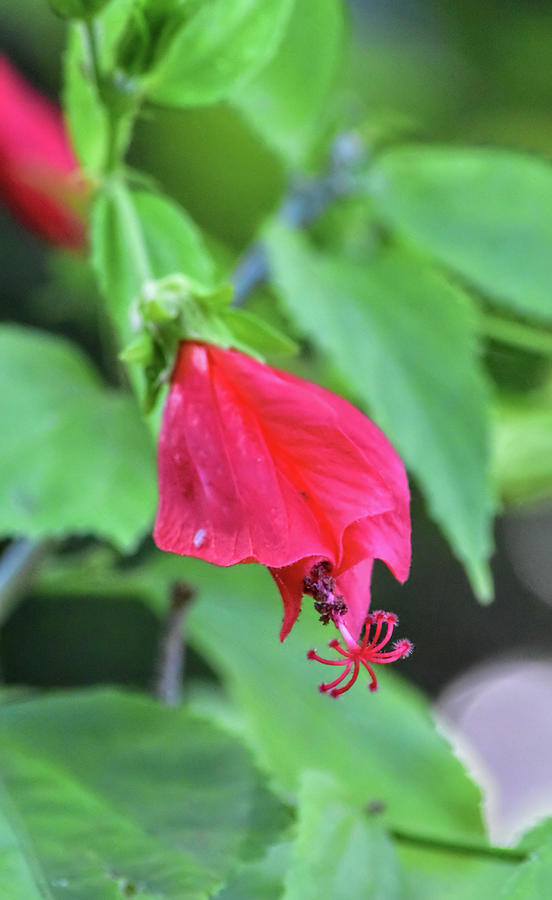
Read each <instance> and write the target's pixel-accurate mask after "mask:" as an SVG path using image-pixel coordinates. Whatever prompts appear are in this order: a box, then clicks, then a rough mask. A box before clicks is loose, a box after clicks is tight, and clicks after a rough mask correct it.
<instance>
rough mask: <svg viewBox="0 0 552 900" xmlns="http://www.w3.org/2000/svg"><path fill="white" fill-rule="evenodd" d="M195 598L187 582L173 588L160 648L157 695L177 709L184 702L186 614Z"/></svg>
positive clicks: (176, 583) (177, 582)
mask: <svg viewBox="0 0 552 900" xmlns="http://www.w3.org/2000/svg"><path fill="white" fill-rule="evenodd" d="M194 595H195V590H194V588H192V587H190V585H188V584H186V582H185V581H176V582H175V583H174V584H173V586H172V595H171V604H170V607H169V613H168V616H167V620H166V623H165V630H164V633H163V637H162V638H161V646H160V648H159V660H158V664H157V677H156V681H155V695H156V697H157V698H158V700H160V701H161V703H164V704H165V705H166V706H178V704H179V703H180V702H181V700H182V681H183V675H184V664H185V658H186V642H185V636H184V630H185V622H186V614H187V612H188V608H189V605H190V602H191V600H192V599H193V597H194Z"/></svg>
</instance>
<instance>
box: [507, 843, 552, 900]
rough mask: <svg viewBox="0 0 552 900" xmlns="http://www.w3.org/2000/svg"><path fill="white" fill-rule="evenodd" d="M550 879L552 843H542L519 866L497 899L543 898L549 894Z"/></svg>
mask: <svg viewBox="0 0 552 900" xmlns="http://www.w3.org/2000/svg"><path fill="white" fill-rule="evenodd" d="M551 881H552V843H549V844H548V845H544V846H543V847H541V848H540V849H539V850H537V851H536V852H535V853H533V854H532V856H531V858H530V859H529V860H528V861H527V862H526V863H524V864H523V865H522V866H519V868H518V869H517V871H516V872H514V873H513V875H512V876H511V878H510V879H509V881H508V883H507V885H506V886H505V887H504V889H503V890H502V891H501V892H500V893H499V894H495V895H494V896H495V897H496V898H497V900H540V898H541V897H542V898H543V900H544V898H545V897H548V896H549V894H550V884H551Z"/></svg>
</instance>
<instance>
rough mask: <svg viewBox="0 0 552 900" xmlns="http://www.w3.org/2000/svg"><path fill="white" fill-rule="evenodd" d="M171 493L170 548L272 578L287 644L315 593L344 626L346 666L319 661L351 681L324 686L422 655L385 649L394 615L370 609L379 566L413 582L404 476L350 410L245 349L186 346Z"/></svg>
mask: <svg viewBox="0 0 552 900" xmlns="http://www.w3.org/2000/svg"><path fill="white" fill-rule="evenodd" d="M159 493H160V498H159V509H158V513H157V520H156V523H155V532H154V537H155V541H156V543H157V544H158V546H159V547H160V548H161V549H162V550H166V551H170V552H172V553H179V554H182V555H186V556H195V557H199V558H201V559H204V560H207V561H208V562H211V563H215V564H216V565H221V566H230V565H234V564H235V563H246V562H258V563H261V564H262V565H265V566H267V567H268V568H269V570H270V572H271V574H272V576H273V578H274V580H275V581H276V584H277V585H278V588H279V590H280V593H281V595H282V600H283V603H284V620H283V624H282V630H281V639H282V640H283V639H284V638H285V637H286V636H287V635H288V634H289V631H290V629H291V628H292V626H293V624H294V622H295V620H296V619H297V616H298V615H299V612H300V609H301V600H302V597H303V595H304V594H308V595H310V596H311V597H312V598H313V599H314V605H315V608H316V609H317V611H318V613H319V614H320V618H321V620H322V621H323V622H324V623H329V622H333V624H334V625H336V627H337V628H338V629H339V630H340V632H341V635H342V638H343V641H344V644H345V649H343V648H339V649H338V653H339V654H340V656H341V659H338V660H325V659H323V658H321V657H319V656H318V655H317V654H315V652H314V651H311V654H310V658H316V659H318V660H319V661H320V662H325V663H327V664H328V665H340V666H343V673H342V676H341V677H340V678H339V679H338V680H337V682H341V681H343V680H344V679H345V677H346V676H348V675H350V676H351V677H350V678H349V682H347V683H346V685H345V686H344V687H338V686H337V682H331V683H330V684H329V685H321V690H328V691H329V692H330V693H332V694H333V695H334V696H337V695H338V694H339V693H342V692H343V690H345V689H347V688H348V687H350V685H351V684H352V683H353V681H354V680H355V679H356V676H357V675H358V672H359V667H360V665H361V664H362V665H363V666H364V667H365V668H367V669H368V671H369V672H370V674H371V677H372V684H373V685H374V684H375V677H374V675H373V670H372V669H371V664H372V663H374V662H391V661H392V659H391V657H393V658H399V657H400V656H405V655H406V654H407V652H409V650H410V649H411V645H410V643H409V642H404V641H403V642H399V644H397V645H395V649H394V650H390V651H387V652H385V651H383V649H382V648H383V646H384V645H385V644H387V642H388V641H389V639H390V637H391V632H392V630H393V627H394V625H395V624H396V617H393V616H392V615H391V614H387V613H386V614H383V613H382V614H381V615H384V616H386V617H387V618H385V620H384V619H381V620H380V619H377V620H376V619H374V616H378V615H380V614H379V613H377V614H372V616H370V615H369V613H368V609H369V605H370V578H371V572H372V565H373V561H374V559H382V560H384V561H385V562H386V563H387V565H388V566H389V568H390V569H391V571H392V572H393V573H394V575H395V576H396V577H397V578H398V579H399V580H400V581H404V579H405V578H406V577H407V575H408V570H409V566H410V517H409V492H408V484H407V480H406V474H405V471H404V466H403V464H402V462H401V460H400V458H399V457H398V455H397V453H396V452H395V450H394V449H393V447H392V446H391V445H390V443H389V441H388V440H387V439H386V438H385V437H384V435H383V434H382V433H381V431H380V430H379V429H378V428H377V427H376V426H375V425H374V424H373V422H371V421H370V420H369V419H367V418H366V416H364V415H363V414H362V413H361V412H359V411H358V410H357V409H355V407H354V406H352V405H351V404H350V403H348V402H347V401H346V400H343V399H342V398H341V397H337V396H336V395H334V394H332V393H330V392H329V391H327V390H324V389H323V388H321V387H318V386H317V385H314V384H311V383H309V382H307V381H303V380H302V379H300V378H296V377H294V376H293V375H289V374H288V373H286V372H281V371H278V370H275V369H272V368H270V367H269V366H266V365H263V364H262V363H260V362H257V361H256V360H255V359H252V358H251V357H249V356H245V355H244V354H242V353H239V352H237V351H233V350H223V349H221V348H220V347H216V346H213V345H209V344H203V343H195V342H184V343H182V344H181V345H180V350H179V354H178V359H177V362H176V365H175V368H174V371H173V375H172V380H171V387H170V391H169V395H168V399H167V403H166V407H165V411H164V415H163V423H162V427H161V434H160V439H159ZM372 624H374V625H375V629H376V631H375V632H374V633H373V634H372V637H371V638H370V628H371V626H372ZM384 626H385V627H384ZM363 631H364V636H363V637H361V635H362V633H363ZM376 632H377V633H376ZM358 641H360V642H358ZM357 642H358V643H357ZM331 646H332V647H333V648H334V649H337V646H338V645H336V642H335V641H332V642H331ZM313 654H314V655H313Z"/></svg>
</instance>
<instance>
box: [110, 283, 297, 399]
mask: <svg viewBox="0 0 552 900" xmlns="http://www.w3.org/2000/svg"><path fill="white" fill-rule="evenodd" d="M233 293H234V290H233V287H232V285H231V284H220V285H217V286H216V287H215V288H208V287H205V286H204V285H202V284H200V283H199V282H197V281H194V280H193V279H191V278H188V277H187V276H185V275H181V274H174V275H168V276H167V277H165V278H161V279H158V280H150V281H147V282H146V283H145V284H144V286H143V287H142V290H141V291H140V293H139V295H138V297H137V298H136V300H135V302H134V309H133V313H132V319H133V324H134V328H135V330H136V332H137V336H136V338H135V339H134V340H133V341H131V342H130V343H129V344H128V346H127V347H126V348H125V349H124V350H123V352H122V354H121V355H120V358H121V359H123V360H124V361H125V362H128V363H138V364H139V365H142V366H143V367H144V376H145V382H146V386H145V397H144V409H145V412H151V410H152V409H153V407H154V405H155V402H156V400H157V397H158V395H159V391H160V389H161V387H162V385H163V384H164V383H165V382H166V381H167V380H168V379H169V377H170V373H171V370H172V366H173V363H174V358H175V356H176V353H177V350H178V345H179V343H180V342H181V341H184V340H192V341H205V342H206V343H208V344H215V345H217V346H218V347H224V348H225V349H231V348H232V349H234V350H239V351H241V352H242V353H246V354H248V355H249V356H253V357H254V358H255V359H258V360H259V361H260V362H264V358H265V356H266V355H269V354H272V353H274V354H282V353H294V352H296V351H297V345H296V344H295V343H294V342H293V341H292V340H290V338H288V337H286V335H284V334H282V333H281V332H279V331H278V330H277V329H275V328H274V327H273V326H272V325H268V324H267V323H266V322H263V320H262V319H259V318H258V317H257V316H255V315H253V314H252V313H250V312H246V311H244V310H241V309H232V308H231V307H230V305H229V304H230V303H231V301H232V297H233Z"/></svg>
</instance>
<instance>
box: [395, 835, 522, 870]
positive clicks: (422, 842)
mask: <svg viewBox="0 0 552 900" xmlns="http://www.w3.org/2000/svg"><path fill="white" fill-rule="evenodd" d="M389 834H390V835H391V837H392V838H394V839H395V840H396V841H398V842H399V843H404V844H412V845H415V846H417V847H427V848H428V849H429V850H436V851H440V852H441V853H456V854H460V855H462V856H472V857H479V858H485V859H497V858H498V859H504V860H510V861H511V862H525V861H526V860H527V859H528V858H529V851H524V850H519V849H517V848H516V847H495V846H493V845H492V844H489V845H485V844H476V843H464V842H459V843H456V842H455V841H447V840H439V839H438V838H430V837H425V836H423V835H418V834H410V833H409V832H406V831H402V830H401V829H400V828H390V829H389Z"/></svg>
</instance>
